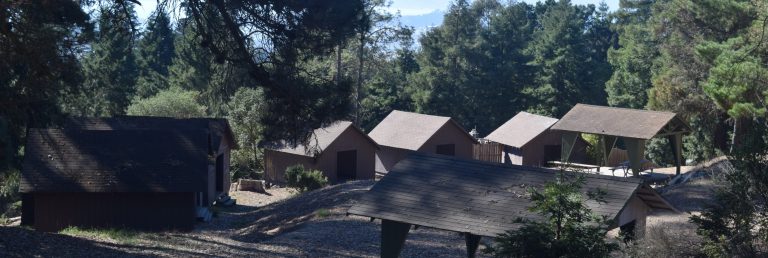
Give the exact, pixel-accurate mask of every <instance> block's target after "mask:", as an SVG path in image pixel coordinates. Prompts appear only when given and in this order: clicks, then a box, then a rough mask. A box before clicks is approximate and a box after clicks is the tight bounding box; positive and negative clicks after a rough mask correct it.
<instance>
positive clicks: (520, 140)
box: [485, 112, 557, 148]
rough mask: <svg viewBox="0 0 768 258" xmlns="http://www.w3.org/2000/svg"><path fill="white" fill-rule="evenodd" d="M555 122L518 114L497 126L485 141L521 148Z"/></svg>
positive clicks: (554, 119) (555, 120)
mask: <svg viewBox="0 0 768 258" xmlns="http://www.w3.org/2000/svg"><path fill="white" fill-rule="evenodd" d="M556 122H557V119H556V118H551V117H548V116H540V115H534V114H531V113H528V112H520V113H517V115H515V116H514V117H512V118H511V119H509V121H507V122H506V123H504V124H503V125H501V126H499V128H496V130H495V131H493V132H491V134H489V135H488V136H486V137H485V139H487V140H491V141H494V142H498V143H501V144H504V145H508V146H512V147H516V148H522V147H523V146H524V145H526V144H527V143H528V142H530V141H531V140H533V139H534V138H536V137H537V136H539V135H541V134H542V133H544V132H546V131H547V130H548V129H549V127H551V126H552V125H553V124H555V123H556Z"/></svg>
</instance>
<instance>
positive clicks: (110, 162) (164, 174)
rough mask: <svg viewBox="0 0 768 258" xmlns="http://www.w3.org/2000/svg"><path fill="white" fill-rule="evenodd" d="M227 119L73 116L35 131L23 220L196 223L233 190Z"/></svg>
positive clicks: (60, 224) (47, 226)
mask: <svg viewBox="0 0 768 258" xmlns="http://www.w3.org/2000/svg"><path fill="white" fill-rule="evenodd" d="M233 139H234V138H233V134H232V132H231V130H230V129H229V125H228V123H227V122H226V120H221V119H204V118H199V119H174V118H161V117H115V118H74V119H71V120H69V121H68V122H67V123H66V124H65V127H64V129H30V131H29V133H28V136H27V145H26V147H25V151H26V153H25V158H24V163H23V169H22V180H21V185H20V192H21V193H22V224H25V225H31V226H33V227H35V228H36V229H38V230H43V231H55V230H60V229H62V228H66V227H68V226H78V227H86V228H89V227H102V228H104V227H109V228H130V229H138V230H162V229H179V230H187V229H191V228H192V226H193V224H194V222H195V219H196V218H198V219H203V220H209V219H210V218H211V213H210V211H209V210H208V207H210V206H211V205H212V204H213V203H214V201H215V200H216V199H217V198H218V197H219V196H222V195H226V194H227V193H228V190H229V153H230V149H231V148H235V147H237V145H236V144H235V142H234V140H233Z"/></svg>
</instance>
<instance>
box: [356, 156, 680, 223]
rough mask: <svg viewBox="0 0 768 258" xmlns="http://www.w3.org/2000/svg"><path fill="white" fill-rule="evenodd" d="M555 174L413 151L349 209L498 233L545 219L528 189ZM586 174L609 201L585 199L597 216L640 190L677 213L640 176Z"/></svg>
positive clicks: (616, 210)
mask: <svg viewBox="0 0 768 258" xmlns="http://www.w3.org/2000/svg"><path fill="white" fill-rule="evenodd" d="M556 173H557V171H556V170H552V169H544V168H538V167H529V166H518V165H507V164H499V163H491V162H484V161H477V160H468V159H460V158H454V157H448V156H442V155H433V154H425V153H412V154H411V155H409V156H408V157H407V158H406V159H404V160H402V161H400V163H398V164H397V165H396V166H395V167H394V168H393V169H392V170H391V171H389V173H388V174H387V175H386V176H384V177H383V178H382V179H381V180H380V181H379V182H378V183H376V185H374V186H373V187H372V188H371V190H369V191H368V192H367V193H365V194H363V195H362V196H361V197H360V199H359V200H358V201H357V203H356V204H355V205H353V206H352V207H351V208H350V209H349V210H348V213H349V214H355V215H360V216H366V217H371V218H378V219H386V220H392V221H397V222H403V223H407V224H413V225H420V226H425V227H431V228H437V229H443V230H449V231H455V232H463V233H470V234H474V235H480V236H490V237H494V236H496V235H498V234H501V233H504V232H506V231H508V230H513V229H516V228H517V227H519V223H515V220H516V219H518V218H529V219H541V218H540V217H539V216H538V215H537V214H534V213H531V212H530V211H528V207H530V206H531V201H530V196H529V194H528V192H527V190H528V188H529V187H541V186H543V185H544V184H545V183H547V182H550V181H552V180H554V179H555V176H556ZM566 173H576V172H566ZM570 175H573V174H570ZM584 176H585V184H584V188H583V189H582V191H583V192H584V194H585V195H586V192H587V191H595V190H596V189H600V190H601V191H603V192H605V195H604V201H605V203H602V202H596V201H587V202H586V204H587V206H588V207H589V208H590V209H591V210H592V211H593V212H594V213H596V214H597V215H601V216H606V217H608V218H609V219H616V218H617V217H618V216H619V214H620V213H621V211H622V210H623V209H624V208H625V207H626V206H627V205H628V202H629V200H630V199H631V198H632V197H633V196H636V193H637V192H638V191H642V194H643V196H638V197H642V198H640V199H641V200H642V201H644V202H646V204H647V205H648V206H649V207H652V208H656V209H667V210H673V211H676V209H675V208H674V207H671V206H670V205H669V204H668V203H667V202H666V201H664V199H663V198H662V197H661V196H659V195H658V194H656V193H655V191H653V190H650V191H648V190H647V189H648V188H646V187H645V186H644V185H643V182H642V180H641V179H637V178H618V177H612V176H603V175H591V174H585V175H584ZM641 189H646V190H641Z"/></svg>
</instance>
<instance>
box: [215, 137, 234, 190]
mask: <svg viewBox="0 0 768 258" xmlns="http://www.w3.org/2000/svg"><path fill="white" fill-rule="evenodd" d="M219 154H221V155H224V178H223V180H224V187H223V188H222V190H223V191H221V192H217V195H221V194H229V188H230V185H231V184H232V178H231V177H230V175H229V166H230V164H231V163H230V160H229V159H230V158H231V157H232V147H231V146H229V143H228V141H222V143H221V146H220V147H219ZM214 158H215V157H214ZM215 169H216V168H215V167H214V173H215V172H216V170H215Z"/></svg>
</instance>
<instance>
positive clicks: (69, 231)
mask: <svg viewBox="0 0 768 258" xmlns="http://www.w3.org/2000/svg"><path fill="white" fill-rule="evenodd" d="M59 233H60V234H64V235H69V236H77V237H86V238H101V239H104V238H108V239H112V240H114V241H116V242H118V243H123V244H130V243H135V242H136V241H137V240H138V237H139V235H140V234H139V233H138V232H136V231H132V230H124V229H83V228H78V227H68V228H65V229H62V230H61V231H59Z"/></svg>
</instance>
